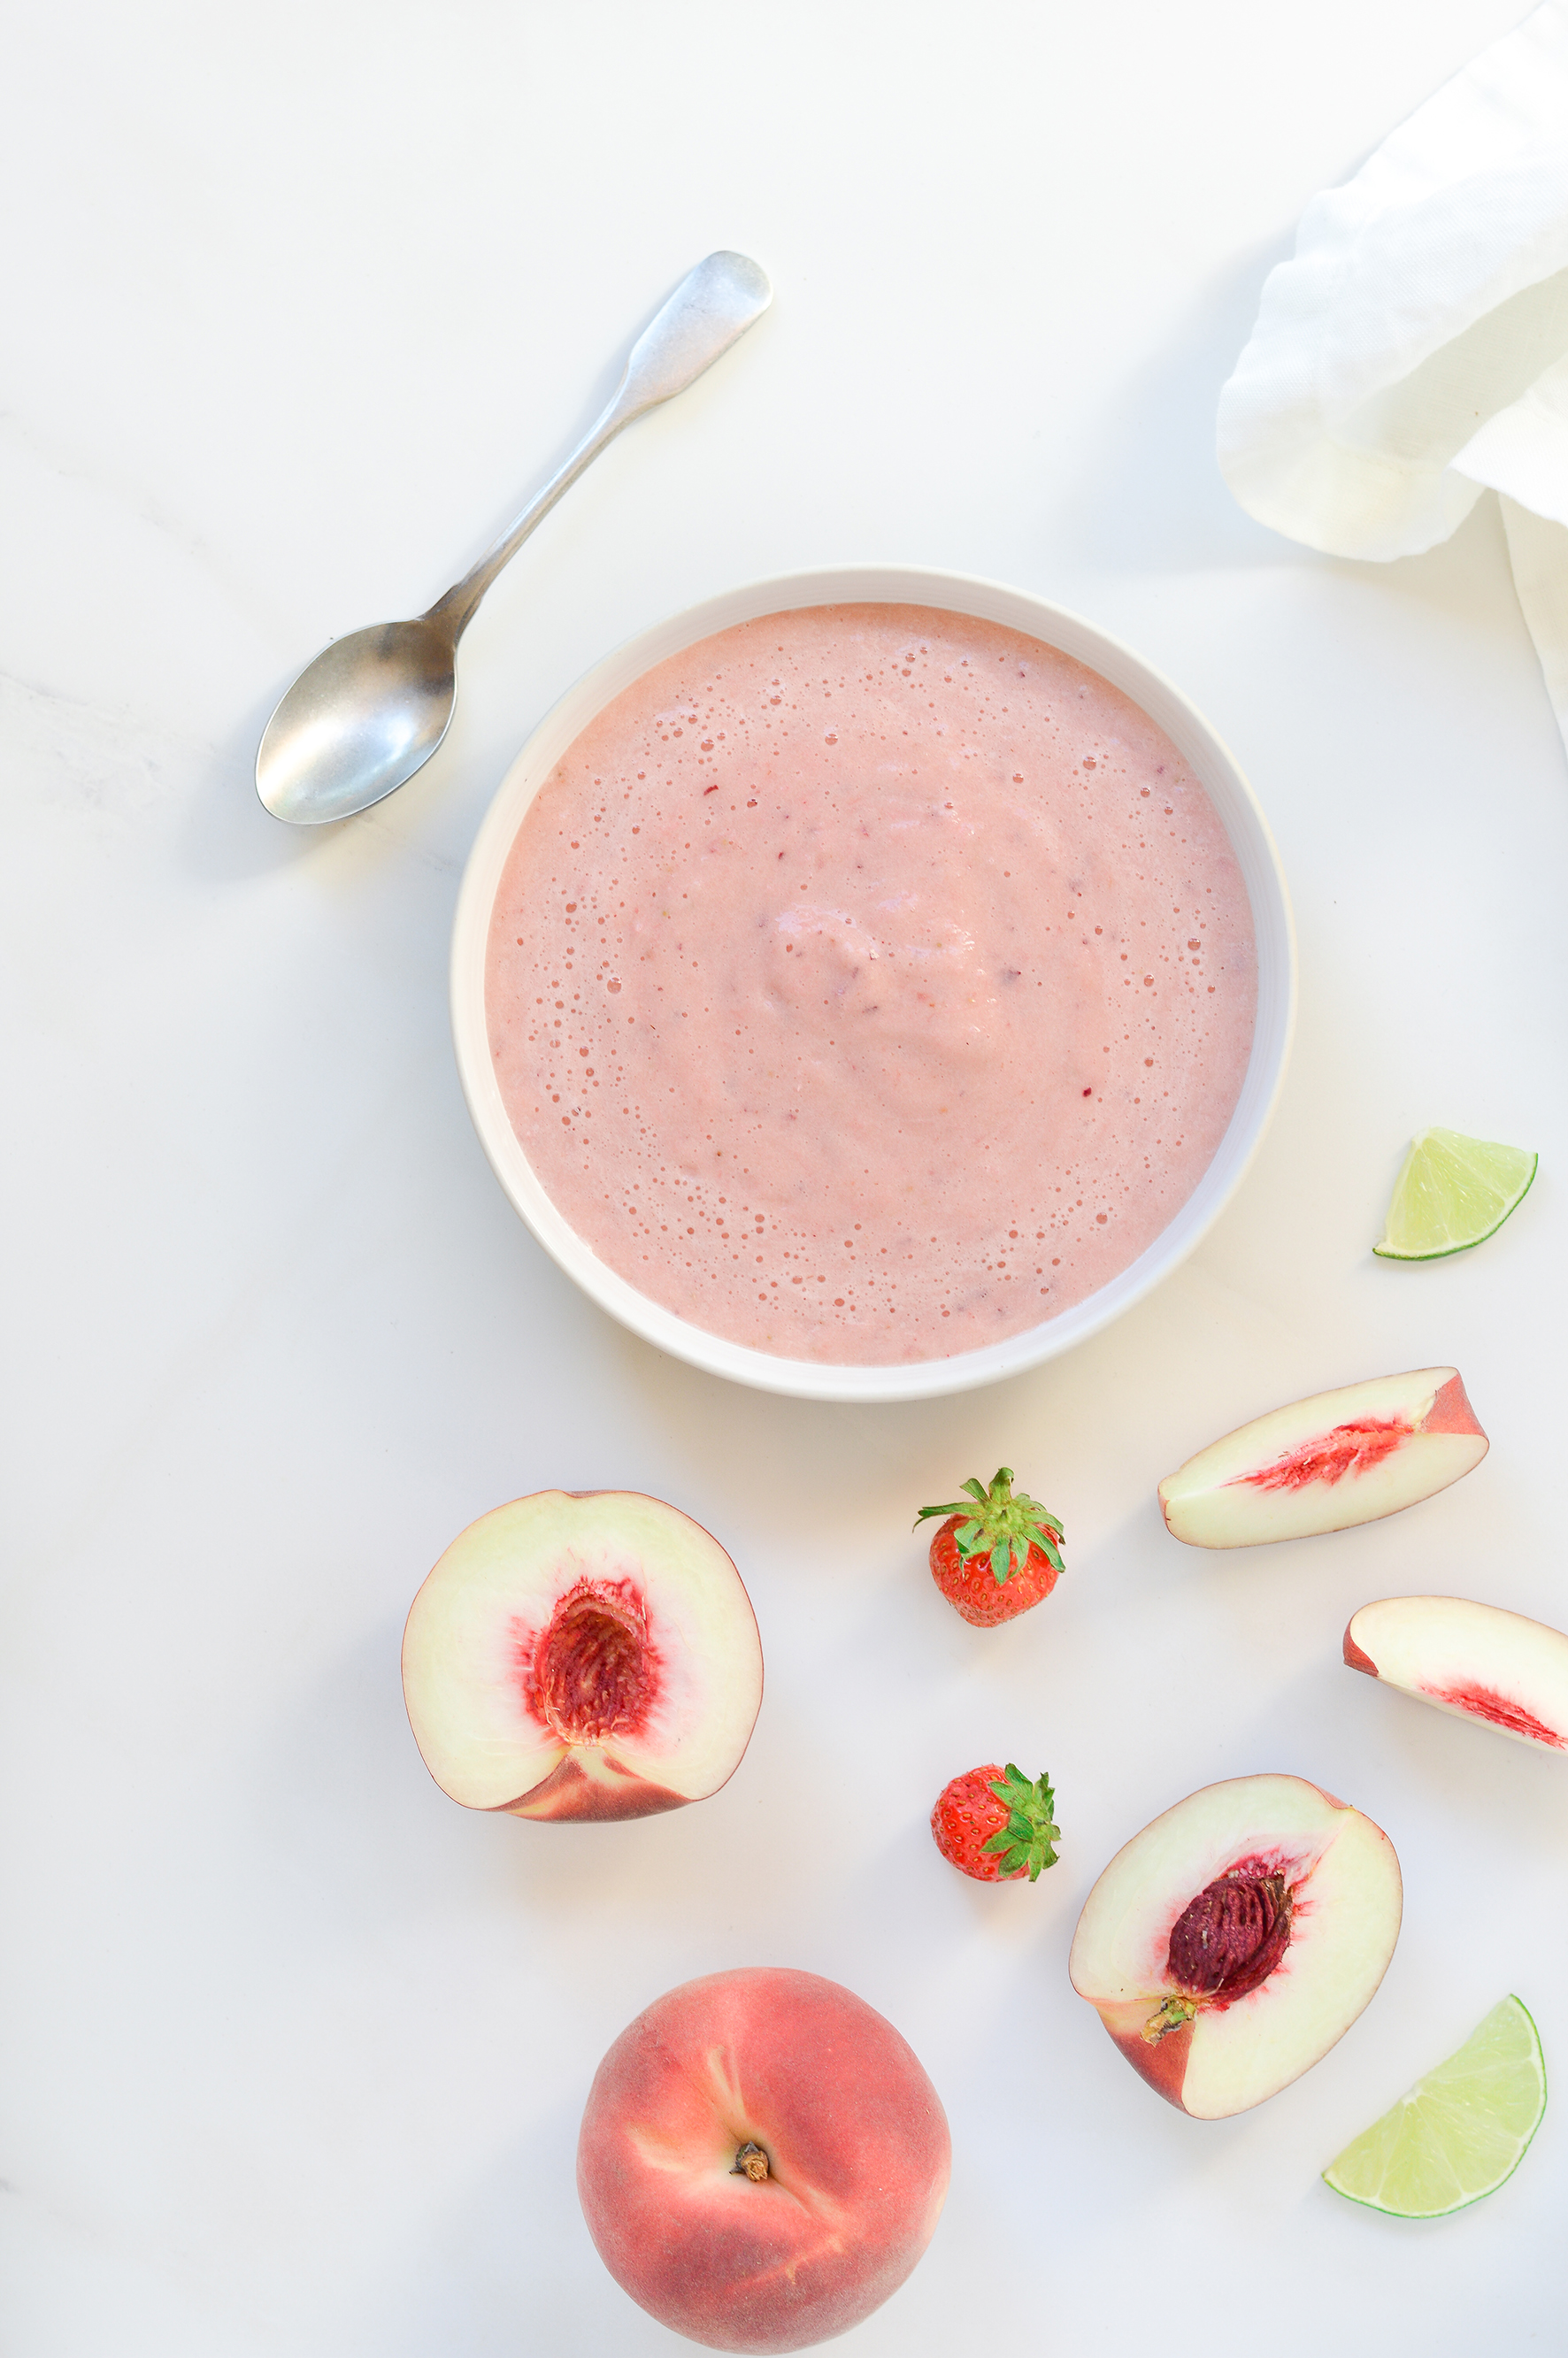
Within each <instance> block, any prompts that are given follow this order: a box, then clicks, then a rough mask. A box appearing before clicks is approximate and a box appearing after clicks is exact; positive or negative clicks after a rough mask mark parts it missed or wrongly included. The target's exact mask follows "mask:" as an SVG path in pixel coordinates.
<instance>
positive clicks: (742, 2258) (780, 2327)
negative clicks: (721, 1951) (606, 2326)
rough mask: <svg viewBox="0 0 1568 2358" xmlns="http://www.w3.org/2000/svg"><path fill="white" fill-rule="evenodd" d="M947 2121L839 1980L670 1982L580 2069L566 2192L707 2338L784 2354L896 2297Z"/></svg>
mask: <svg viewBox="0 0 1568 2358" xmlns="http://www.w3.org/2000/svg"><path fill="white" fill-rule="evenodd" d="M950 2161H951V2147H950V2144H949V2140H948V2135H947V2119H946V2114H945V2113H944V2112H943V2109H942V2104H941V2100H940V2098H939V2097H938V2095H937V2093H936V2091H935V2088H934V2087H933V2086H932V2084H931V2082H930V2081H929V2080H928V2079H927V2077H926V2075H925V2071H923V2070H922V2069H921V2066H920V2063H919V2061H918V2060H917V2059H916V2057H915V2056H914V2054H913V2052H912V2051H911V2050H910V2049H909V2047H908V2046H907V2045H906V2044H905V2043H904V2041H903V2039H902V2038H901V2037H900V2036H899V2033H898V2032H897V2031H896V2030H895V2029H894V2028H893V2027H892V2023H891V2022H889V2021H887V2020H886V2019H885V2017H883V2016H881V2015H880V2014H878V2013H877V2012H876V2011H875V2009H874V2008H873V2007H871V2006H868V2005H867V2004H866V2002H865V2000H864V1999H863V1998H859V1997H857V1996H855V1995H854V1993H853V1992H852V1991H851V1990H847V1989H844V1988H842V1987H841V1986H840V1985H838V1983H837V1982H830V1981H825V1980H823V1979H822V1978H821V1976H820V1975H819V1974H806V1973H800V1972H797V1971H795V1969H793V1968H791V1967H787V1966H749V1967H742V1968H741V1969H740V1970H738V1971H735V1972H732V1973H720V1974H705V1975H704V1976H703V1978H702V1979H701V1980H700V1981H695V1982H686V1983H684V1984H683V1985H681V1987H680V1988H679V1989H673V1990H670V1991H669V1992H667V1994H666V1995H665V1996H663V1997H661V1998H656V1999H655V2000H654V2003H653V2005H652V2006H648V2007H647V2008H646V2009H645V2011H644V2012H643V2013H642V2014H640V2015H639V2016H638V2017H637V2019H636V2020H635V2021H634V2022H633V2023H632V2024H630V2025H629V2027H628V2028H626V2029H625V2030H623V2031H622V2034H621V2036H620V2038H619V2039H616V2041H615V2043H614V2045H613V2046H612V2047H611V2050H610V2051H609V2053H608V2054H607V2055H606V2056H605V2058H604V2061H602V2063H600V2067H599V2070H598V2071H596V2072H595V2074H594V2080H593V2085H592V2087H591V2089H590V2090H589V2098H588V2104H587V2106H586V2108H585V2110H584V2112H583V2116H582V2129H581V2133H580V2135H579V2139H578V2192H579V2197H580V2199H581V2201H582V2208H583V2216H584V2217H585V2219H586V2220H587V2222H588V2228H589V2234H591V2236H592V2237H593V2240H594V2244H595V2245H596V2247H597V2249H598V2252H599V2255H600V2258H601V2259H602V2260H603V2262H604V2265H605V2266H606V2267H607V2268H608V2269H609V2270H610V2273H611V2276H612V2277H614V2278H615V2280H616V2282H617V2283H618V2284H619V2285H621V2286H622V2288H623V2289H624V2290H625V2291H626V2292H628V2293H630V2294H631V2296H632V2299H633V2300H635V2301H638V2302H640V2303H641V2304H642V2306H643V2308H644V2309H647V2310H648V2311H649V2312H650V2313H651V2314H652V2315H653V2316H654V2317H656V2318H658V2319H659V2320H660V2321H661V2323H663V2324H665V2325H667V2326H669V2327H671V2328H672V2329H673V2331H676V2333H684V2334H686V2335H687V2336H688V2337H689V2338H690V2340H692V2341H693V2342H706V2343H708V2345H709V2346H710V2347H711V2348H713V2349H716V2350H738V2351H784V2350H799V2349H802V2348H804V2347H805V2346H806V2344H808V2343H810V2342H824V2341H826V2340H827V2339H828V2337H829V2336H830V2335H832V2334H836V2333H846V2332H848V2331H849V2328H850V2327H851V2326H853V2325H858V2324H859V2323H860V2320H861V2319H862V2318H864V2317H869V2316H870V2315H871V2311H872V2310H873V2309H878V2308H880V2307H881V2303H882V2302H883V2301H884V2300H886V2299H887V2298H888V2296H889V2295H890V2294H891V2293H893V2292H896V2290H897V2289H898V2288H899V2286H900V2285H901V2284H903V2280H904V2278H905V2277H907V2276H908V2274H909V2272H910V2270H911V2269H912V2268H913V2267H914V2265H915V2262H916V2261H917V2260H918V2259H919V2257H920V2255H921V2254H922V2253H923V2252H924V2251H925V2246H926V2244H928V2243H929V2242H930V2240H931V2235H932V2232H933V2230H934V2229H935V2224H936V2221H937V2217H938V2215H939V2213H940V2212H941V2209H942V2203H943V2200H944V2197H945V2196H946V2191H947V2174H948V2169H949V2165H950Z"/></svg>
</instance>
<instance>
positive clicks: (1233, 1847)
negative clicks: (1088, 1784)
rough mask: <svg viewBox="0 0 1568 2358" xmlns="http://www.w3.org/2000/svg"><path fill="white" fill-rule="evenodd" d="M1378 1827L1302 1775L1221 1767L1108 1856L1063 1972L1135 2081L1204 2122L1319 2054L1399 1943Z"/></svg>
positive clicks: (1390, 1869)
mask: <svg viewBox="0 0 1568 2358" xmlns="http://www.w3.org/2000/svg"><path fill="white" fill-rule="evenodd" d="M1401 1898H1402V1893H1401V1887H1400V1867H1399V1861H1398V1859H1397V1858H1396V1857H1395V1856H1394V1851H1393V1845H1392V1844H1391V1843H1390V1840H1389V1838H1388V1836H1387V1834H1385V1833H1383V1832H1382V1830H1381V1828H1380V1827H1378V1826H1375V1825H1374V1824H1373V1823H1372V1821H1371V1819H1370V1818H1367V1817H1363V1816H1362V1814H1361V1812H1360V1811H1359V1810H1353V1809H1352V1808H1350V1806H1349V1805H1348V1803H1347V1802H1345V1801H1338V1800H1336V1797H1335V1796H1334V1795H1333V1794H1332V1793H1327V1792H1325V1791H1324V1790H1323V1788H1322V1787H1321V1786H1318V1785H1314V1784H1311V1783H1309V1782H1308V1780H1307V1779H1305V1778H1304V1777H1283V1776H1262V1777H1232V1778H1229V1779H1227V1780H1226V1781H1225V1782H1224V1783H1223V1784H1219V1785H1206V1786H1205V1787H1204V1789H1203V1790H1202V1791H1201V1792H1197V1793H1191V1794H1189V1795H1188V1797H1187V1799H1186V1800H1185V1801H1178V1802H1177V1803H1176V1805H1175V1807H1174V1808H1173V1809H1170V1810H1167V1811H1166V1812H1164V1814H1163V1815H1162V1817H1158V1818H1156V1819H1155V1820H1154V1821H1153V1823H1152V1824H1151V1825H1147V1826H1145V1827H1144V1829H1143V1831H1142V1833H1141V1834H1135V1835H1134V1836H1133V1838H1132V1840H1131V1841H1130V1843H1128V1844H1125V1845H1124V1847H1123V1848H1122V1849H1121V1850H1119V1851H1118V1853H1117V1855H1116V1856H1115V1857H1114V1858H1113V1859H1112V1860H1111V1862H1110V1865H1109V1866H1108V1867H1107V1868H1106V1870H1105V1873H1104V1874H1103V1875H1102V1876H1101V1877H1100V1878H1099V1881H1098V1883H1097V1884H1096V1885H1095V1887H1094V1889H1093V1890H1092V1891H1091V1892H1090V1894H1089V1896H1088V1898H1087V1901H1086V1902H1085V1906H1084V1912H1083V1914H1082V1916H1081V1917H1080V1918H1079V1919H1078V1929H1077V1931H1076V1933H1075V1934H1074V1936H1073V1950H1072V1955H1071V1957H1070V1959H1069V1961H1068V1972H1069V1974H1071V1976H1072V1982H1073V1987H1074V1988H1075V1989H1076V1991H1077V1993H1078V1995H1079V1996H1080V1997H1086V1998H1087V1999H1088V2001H1089V2003H1090V2005H1091V2006H1095V2007H1096V2008H1097V2009H1098V2013H1099V2017H1100V2019H1101V2020H1102V2022H1103V2023H1104V2024H1105V2027H1106V2028H1107V2030H1108V2031H1109V2033H1110V2035H1111V2038H1112V2039H1114V2040H1115V2041H1116V2044H1117V2046H1118V2047H1119V2049H1120V2050H1121V2052H1122V2054H1123V2055H1124V2056H1125V2057H1126V2058H1127V2061H1129V2062H1130V2064H1131V2066H1132V2068H1133V2070H1134V2071H1136V2072H1138V2073H1139V2075H1140V2077H1141V2078H1142V2079H1145V2080H1147V2081H1148V2082H1149V2084H1150V2086H1151V2087H1152V2088H1153V2089H1155V2090H1157V2091H1158V2093H1160V2094H1161V2095H1162V2096H1163V2097H1164V2098H1165V2099H1166V2101H1167V2102H1168V2103H1170V2104H1174V2105H1176V2106H1177V2107H1178V2109H1179V2110H1180V2111H1182V2112H1184V2113H1190V2114H1192V2115H1194V2116H1195V2118H1197V2119H1199V2120H1206V2121H1214V2120H1222V2119H1224V2118H1226V2117H1227V2115H1229V2114H1231V2113H1239V2112H1245V2111H1246V2109H1247V2108H1248V2106H1249V2105H1250V2104H1261V2103H1262V2102H1263V2100H1264V2098H1265V2097H1266V2096H1272V2095H1274V2094H1275V2093H1277V2092H1278V2091H1279V2090H1280V2089H1281V2088H1283V2087H1285V2086H1287V2085H1288V2084H1289V2082H1291V2081H1292V2080H1294V2079H1296V2078H1298V2077H1299V2076H1300V2074H1301V2073H1302V2072H1303V2071H1306V2070H1307V2068H1308V2066H1309V2065H1311V2064H1313V2063H1315V2062H1316V2061H1317V2060H1318V2058H1319V2057H1320V2056H1322V2055H1326V2053H1327V2052H1328V2050H1329V2049H1330V2048H1331V2047H1332V2046H1333V2045H1334V2043H1335V2041H1336V2039H1339V2038H1340V2037H1342V2036H1343V2034H1344V2033H1345V2032H1346V2030H1348V2028H1350V2025H1351V2024H1352V2023H1353V2022H1354V2021H1355V2019H1356V2017H1357V2015H1358V2014H1359V2013H1360V2011H1361V2009H1362V2007H1363V2006H1365V2005H1366V2004H1367V2001H1368V1998H1370V1996H1372V1994H1373V1992H1374V1991H1375V1990H1376V1988H1377V1986H1378V1984H1379V1982H1380V1981H1381V1980H1382V1978H1383V1974H1384V1972H1385V1971H1386V1969H1387V1966H1388V1963H1389V1960H1390V1957H1391V1956H1392V1955H1393V1952H1394V1942H1396V1940H1397V1939H1398V1938H1399V1930H1400V1907H1401Z"/></svg>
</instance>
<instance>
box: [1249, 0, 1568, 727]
mask: <svg viewBox="0 0 1568 2358" xmlns="http://www.w3.org/2000/svg"><path fill="white" fill-rule="evenodd" d="M1218 448H1219V464H1220V469H1221V471H1222V472H1223V474H1224V476H1225V479H1226V481H1227V482H1228V484H1229V485H1230V488H1231V490H1232V491H1233V492H1235V494H1236V496H1237V498H1238V500H1239V501H1240V503H1241V504H1242V506H1243V507H1244V508H1246V509H1247V510H1248V511H1249V514H1252V515H1255V516H1257V517H1258V518H1259V519H1260V522H1261V523H1264V524H1267V525H1272V526H1273V527H1274V529H1275V530H1276V531H1277V532H1282V533H1286V534H1288V535H1290V537H1291V538H1292V539H1293V540H1300V541H1304V542H1305V543H1306V545H1307V546H1308V547H1310V548H1321V549H1324V550H1325V551H1327V552H1329V553H1330V554H1332V555H1334V556H1337V557H1374V558H1387V557H1406V556H1411V555H1414V554H1415V553H1416V552H1417V551H1419V550H1421V549H1423V548H1431V547H1432V546H1433V545H1434V544H1435V543H1436V542H1438V541H1440V540H1445V539H1446V538H1447V537H1448V535H1449V534H1450V533H1451V532H1453V531H1454V527H1455V526H1456V525H1458V524H1460V523H1461V522H1462V521H1463V520H1464V518H1465V516H1466V515H1467V514H1469V512H1470V510H1471V508H1472V507H1473V506H1474V505H1475V503H1476V500H1477V499H1479V498H1480V496H1481V492H1482V491H1483V490H1484V489H1485V488H1486V487H1487V485H1490V486H1491V487H1492V488H1493V489H1495V490H1496V491H1497V492H1498V493H1499V494H1500V495H1501V500H1502V511H1503V518H1504V523H1505V525H1506V527H1507V531H1508V537H1509V556H1510V557H1511V560H1512V564H1513V574H1514V582H1515V586H1516V587H1517V589H1518V590H1519V603H1520V605H1521V606H1522V608H1523V609H1524V616H1525V621H1526V622H1528V624H1529V626H1530V635H1531V637H1532V638H1533V639H1534V641H1535V645H1536V651H1537V653H1538V654H1539V655H1540V657H1541V669H1542V671H1543V672H1544V674H1545V676H1546V686H1547V691H1548V693H1549V695H1550V696H1551V698H1552V708H1553V709H1554V711H1555V712H1556V715H1557V719H1558V724H1559V726H1560V728H1561V729H1562V730H1563V741H1564V744H1565V745H1568V0H1544V5H1541V7H1538V8H1537V9H1535V10H1534V12H1533V13H1532V14H1531V15H1530V16H1527V17H1526V19H1525V21H1524V23H1523V24H1522V25H1520V26H1519V27H1517V28H1516V29H1515V30H1514V31H1513V32H1511V33H1508V34H1505V35H1504V37H1503V38H1502V39H1501V40H1499V41H1495V42H1494V43H1493V44H1492V46H1491V48H1490V49H1484V50H1483V51H1482V52H1481V54H1480V56H1479V57H1478V58H1476V59H1474V61H1473V62H1472V63H1471V64H1470V65H1468V66H1466V67H1465V70H1464V71H1463V72H1462V73H1459V74H1456V75H1455V76H1454V80H1453V81H1450V82H1447V83H1445V84H1444V87H1443V88H1442V89H1441V90H1440V91H1438V92H1437V93H1436V94H1435V96H1434V97H1432V98H1429V99H1428V100H1427V102H1426V103H1425V104H1424V105H1423V106H1421V107H1418V109H1417V110H1416V112H1415V114H1412V115H1411V117H1410V118H1409V120H1408V121H1407V122H1405V123H1402V124H1400V127H1399V129H1398V130H1397V131H1395V132H1393V133H1392V134H1391V135H1390V137H1389V138H1387V139H1386V140H1385V141H1384V142H1383V145H1382V146H1380V147H1379V149H1378V151H1377V153H1376V154H1375V155H1374V156H1373V157H1370V159H1369V160H1368V162H1367V163H1366V164H1364V165H1363V166H1362V168H1361V169H1360V171H1359V172H1357V175H1356V177H1355V178H1354V179H1352V180H1348V181H1346V184H1345V186H1344V187H1343V188H1339V189H1328V190H1326V191H1325V194H1324V195H1322V196H1319V197H1314V200H1313V201H1312V203H1311V204H1310V205H1309V206H1308V207H1307V209H1306V211H1305V212H1304V213H1303V215H1302V220H1301V227H1300V229H1299V231H1298V232H1297V235H1296V250H1295V254H1294V255H1293V257H1292V260H1291V261H1289V262H1285V263H1281V265H1280V266H1279V268H1278V269H1276V270H1273V271H1271V273H1270V275H1269V277H1268V279H1267V281H1266V282H1265V284H1264V287H1263V296H1262V301H1261V305H1260V309H1259V313H1258V323H1257V326H1256V327H1255V328H1254V329H1253V331H1252V338H1251V341H1250V342H1249V344H1248V346H1247V349H1246V351H1245V352H1243V353H1242V355H1241V358H1240V359H1239V361H1238V362H1237V364H1236V371H1235V373H1234V375H1233V376H1232V377H1231V378H1230V380H1229V382H1228V384H1227V385H1226V387H1225V389H1224V391H1223V392H1222V393H1221V395H1220V397H1219V421H1218Z"/></svg>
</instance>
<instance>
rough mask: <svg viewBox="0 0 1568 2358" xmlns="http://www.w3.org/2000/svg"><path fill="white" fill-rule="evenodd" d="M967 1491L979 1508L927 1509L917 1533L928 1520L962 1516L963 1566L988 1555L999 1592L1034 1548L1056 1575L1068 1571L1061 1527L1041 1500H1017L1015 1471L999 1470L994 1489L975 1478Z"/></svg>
mask: <svg viewBox="0 0 1568 2358" xmlns="http://www.w3.org/2000/svg"><path fill="white" fill-rule="evenodd" d="M964 1487H965V1489H966V1490H967V1491H968V1494H969V1498H970V1499H973V1500H974V1501H975V1502H976V1504H975V1505H973V1506H971V1505H970V1504H969V1503H968V1500H966V1499H963V1498H953V1499H950V1500H949V1501H948V1503H947V1505H946V1506H945V1507H922V1508H921V1509H920V1512H919V1513H918V1514H917V1515H916V1516H915V1518H914V1528H915V1530H916V1531H918V1530H919V1528H920V1526H921V1524H922V1523H923V1522H924V1521H925V1518H926V1516H927V1515H962V1516H963V1517H964V1520H963V1521H962V1522H961V1523H960V1524H959V1525H958V1528H957V1531H955V1532H954V1534H953V1538H954V1541H955V1543H956V1544H957V1550H958V1559H959V1562H960V1563H968V1562H969V1561H970V1559H971V1557H974V1556H977V1555H989V1558H990V1565H991V1576H992V1578H993V1579H994V1580H995V1582H996V1585H997V1586H998V1587H999V1588H1000V1587H1001V1586H1002V1585H1004V1584H1005V1583H1006V1582H1007V1581H1008V1580H1010V1579H1011V1576H1012V1574H1014V1573H1015V1572H1022V1570H1023V1567H1024V1565H1025V1564H1026V1563H1028V1562H1029V1551H1030V1549H1031V1548H1032V1547H1037V1548H1038V1549H1039V1550H1040V1552H1041V1553H1042V1555H1044V1558H1045V1560H1046V1562H1047V1563H1050V1564H1052V1565H1053V1566H1054V1568H1055V1570H1056V1571H1057V1572H1062V1571H1065V1565H1064V1563H1063V1562H1062V1555H1061V1548H1060V1545H1059V1542H1060V1541H1061V1537H1062V1526H1061V1524H1060V1523H1059V1522H1058V1521H1057V1520H1056V1518H1055V1516H1054V1514H1053V1513H1052V1512H1051V1509H1050V1508H1049V1507H1043V1506H1042V1505H1041V1504H1040V1501H1039V1499H1038V1498H1029V1497H1027V1496H1026V1494H1025V1493H1024V1492H1023V1491H1022V1490H1021V1491H1020V1492H1019V1493H1018V1495H1017V1497H1016V1498H1015V1497H1014V1496H1013V1489H1012V1468H1011V1466H998V1467H997V1470H996V1476H995V1478H994V1479H993V1481H992V1483H991V1486H990V1487H989V1490H988V1489H987V1488H986V1487H984V1485H983V1484H981V1483H979V1482H977V1481H976V1480H975V1479H974V1478H973V1476H971V1477H970V1479H969V1480H968V1482H966V1483H965V1484H964Z"/></svg>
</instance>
